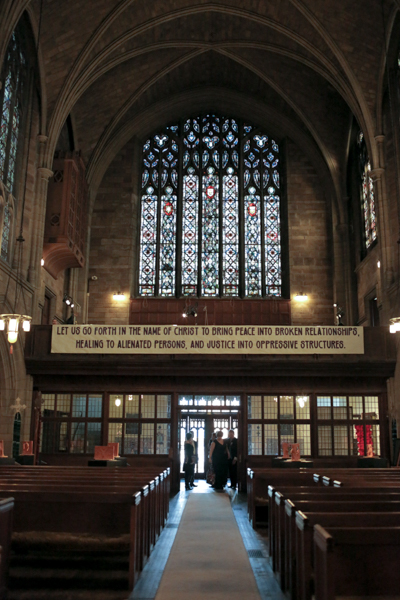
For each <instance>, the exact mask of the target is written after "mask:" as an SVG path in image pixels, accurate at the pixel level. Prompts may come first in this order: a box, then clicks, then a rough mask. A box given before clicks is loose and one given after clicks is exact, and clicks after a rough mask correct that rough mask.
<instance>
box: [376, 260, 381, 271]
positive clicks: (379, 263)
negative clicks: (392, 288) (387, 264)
mask: <svg viewBox="0 0 400 600" xmlns="http://www.w3.org/2000/svg"><path fill="white" fill-rule="evenodd" d="M376 266H377V267H378V269H380V268H381V261H380V260H378V262H377V263H376Z"/></svg>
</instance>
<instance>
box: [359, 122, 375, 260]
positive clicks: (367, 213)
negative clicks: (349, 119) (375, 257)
mask: <svg viewBox="0 0 400 600" xmlns="http://www.w3.org/2000/svg"><path fill="white" fill-rule="evenodd" d="M358 151H359V167H360V177H361V210H362V218H363V224H364V240H365V247H366V248H367V249H368V248H369V247H370V246H371V244H372V243H373V242H374V241H375V240H376V239H377V231H376V211H375V193H374V182H373V180H372V176H371V162H370V160H369V158H368V152H367V147H366V144H365V139H364V135H363V133H362V132H361V131H360V133H359V134H358Z"/></svg>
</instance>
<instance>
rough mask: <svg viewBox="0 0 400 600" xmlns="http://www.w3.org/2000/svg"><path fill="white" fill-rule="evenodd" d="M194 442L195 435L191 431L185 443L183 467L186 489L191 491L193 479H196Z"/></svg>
mask: <svg viewBox="0 0 400 600" xmlns="http://www.w3.org/2000/svg"><path fill="white" fill-rule="evenodd" d="M194 453H195V448H194V441H193V433H192V432H191V431H189V432H188V433H187V434H186V442H185V462H184V465H183V470H184V471H185V489H186V491H189V490H191V489H192V487H191V485H190V482H191V481H192V477H194Z"/></svg>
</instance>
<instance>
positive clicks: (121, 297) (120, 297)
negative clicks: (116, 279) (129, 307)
mask: <svg viewBox="0 0 400 600" xmlns="http://www.w3.org/2000/svg"><path fill="white" fill-rule="evenodd" d="M113 300H118V301H121V300H125V294H123V293H122V292H115V294H113Z"/></svg>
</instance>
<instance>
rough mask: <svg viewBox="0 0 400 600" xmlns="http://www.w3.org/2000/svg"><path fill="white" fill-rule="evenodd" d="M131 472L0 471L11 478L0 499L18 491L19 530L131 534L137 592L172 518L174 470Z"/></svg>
mask: <svg viewBox="0 0 400 600" xmlns="http://www.w3.org/2000/svg"><path fill="white" fill-rule="evenodd" d="M31 469H32V470H31ZM115 471H119V472H120V474H118V473H115ZM126 471H127V469H113V470H107V471H106V470H102V471H101V474H100V473H99V472H98V471H97V470H96V469H90V468H88V467H83V468H78V469H76V470H75V469H73V470H69V469H68V468H67V469H64V468H57V469H54V468H50V469H47V467H23V468H22V469H15V471H14V473H11V472H10V470H8V472H7V474H5V473H4V470H3V469H1V468H0V475H1V474H3V473H4V474H5V475H6V476H5V477H4V478H0V496H3V495H4V494H6V493H7V491H9V490H10V488H11V489H12V490H13V495H14V497H15V499H16V514H15V517H16V519H15V530H16V531H48V532H49V531H50V532H54V531H65V532H72V533H77V534H78V533H93V534H96V535H99V534H100V535H103V536H107V535H113V536H114V535H115V534H119V535H123V534H126V535H128V536H129V586H130V589H132V588H133V585H134V582H135V580H136V578H137V574H138V573H139V571H140V570H141V569H142V568H143V566H144V563H145V560H146V558H147V557H148V556H149V554H150V551H151V549H152V547H153V546H154V544H155V542H156V539H157V537H158V535H159V533H160V531H161V527H162V526H163V525H164V523H165V519H166V518H167V515H168V499H169V479H170V470H169V469H168V470H165V471H164V472H162V473H160V474H159V475H158V476H156V477H155V478H154V479H153V480H151V481H148V475H147V477H146V475H145V474H141V475H138V474H137V472H135V473H133V472H131V473H129V474H125V472H126ZM94 472H96V473H94ZM97 473H98V474H97ZM109 473H111V474H109ZM32 475H33V476H32ZM146 479H147V481H148V484H146ZM167 494H168V496H167ZM46 503H47V504H46ZM35 507H36V510H35ZM60 515H62V519H60Z"/></svg>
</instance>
